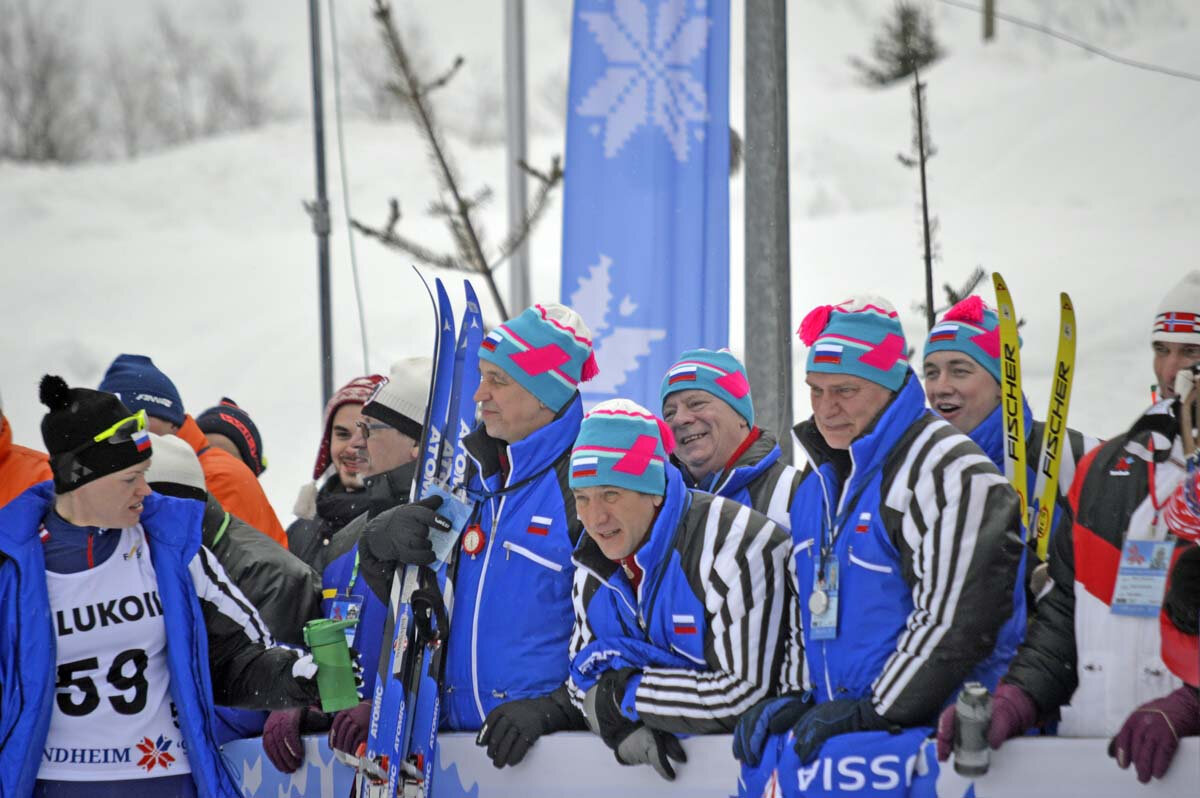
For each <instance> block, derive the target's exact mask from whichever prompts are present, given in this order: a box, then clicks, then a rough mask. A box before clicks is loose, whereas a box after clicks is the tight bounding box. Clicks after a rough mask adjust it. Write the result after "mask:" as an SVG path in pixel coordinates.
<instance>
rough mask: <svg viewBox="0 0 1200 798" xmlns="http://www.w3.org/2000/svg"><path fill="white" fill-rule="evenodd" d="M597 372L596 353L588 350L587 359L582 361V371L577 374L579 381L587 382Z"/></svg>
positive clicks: (598, 371) (598, 370) (598, 368)
mask: <svg viewBox="0 0 1200 798" xmlns="http://www.w3.org/2000/svg"><path fill="white" fill-rule="evenodd" d="M599 373H600V367H599V366H598V365H596V353H595V352H588V356H587V360H585V361H583V371H582V372H581V373H580V375H579V376H580V382H587V381H588V380H590V379H591V378H592V377H595V376H596V375H597V374H599Z"/></svg>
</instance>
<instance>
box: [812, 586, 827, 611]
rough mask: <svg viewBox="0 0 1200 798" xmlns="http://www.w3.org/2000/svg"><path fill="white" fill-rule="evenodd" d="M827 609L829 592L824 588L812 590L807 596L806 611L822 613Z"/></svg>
mask: <svg viewBox="0 0 1200 798" xmlns="http://www.w3.org/2000/svg"><path fill="white" fill-rule="evenodd" d="M827 609H829V594H827V593H826V592H825V591H824V590H819V589H818V590H814V591H813V592H812V593H810V594H809V596H808V611H809V612H811V613H812V614H813V615H824V614H825V610H827Z"/></svg>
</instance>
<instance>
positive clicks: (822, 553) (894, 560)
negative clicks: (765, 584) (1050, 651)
mask: <svg viewBox="0 0 1200 798" xmlns="http://www.w3.org/2000/svg"><path fill="white" fill-rule="evenodd" d="M800 335H801V338H802V340H803V342H804V343H805V345H807V346H808V347H809V351H808V373H807V375H806V378H805V381H806V382H807V383H808V386H809V390H810V394H811V400H812V408H813V416H812V418H811V419H809V420H808V421H805V422H802V423H801V424H799V425H797V427H796V436H797V439H798V440H799V441H800V443H801V445H802V446H804V448H805V451H806V452H807V454H808V460H809V466H808V468H809V473H808V474H807V475H806V477H805V479H804V481H803V482H802V483H801V485H800V490H799V491H797V493H796V497H795V499H794V500H793V503H792V527H791V528H792V541H793V544H794V545H793V551H794V552H795V555H794V560H795V562H794V567H795V574H796V578H797V583H798V586H797V589H796V593H797V595H798V596H799V604H798V606H796V607H793V608H792V612H793V613H798V614H799V617H800V620H799V622H794V623H793V625H798V626H799V628H801V629H803V644H804V645H803V651H802V652H800V651H796V652H794V654H793V655H792V656H790V657H789V658H788V668H787V669H786V672H785V679H786V683H787V685H788V688H789V689H790V690H793V691H795V694H794V695H793V696H790V697H786V696H785V697H782V698H777V699H770V700H768V701H765V702H763V703H761V704H759V705H758V706H757V707H755V708H754V709H753V710H751V712H750V713H748V714H747V716H746V717H745V718H744V719H743V720H742V722H741V725H740V726H739V731H738V733H737V734H736V735H735V740H737V741H738V743H737V745H736V746H735V753H736V754H737V755H738V756H739V758H740V759H742V761H743V762H746V763H748V764H751V765H756V764H757V763H758V760H759V757H760V756H761V754H762V751H763V750H764V749H763V746H764V743H765V740H766V737H767V736H768V733H781V732H784V731H786V730H787V729H788V728H789V727H791V728H792V730H793V731H794V733H795V739H796V746H795V747H796V752H797V754H798V756H799V758H800V760H801V762H803V763H805V764H807V763H809V762H812V761H813V760H814V759H815V758H816V757H817V755H818V754H819V752H820V750H821V746H822V745H823V744H824V742H825V741H826V740H827V739H829V738H830V737H833V736H834V735H840V734H846V733H850V732H860V731H876V730H885V729H886V730H890V731H898V730H899V729H901V728H903V727H918V726H925V725H932V723H933V721H934V720H935V719H936V718H937V714H938V712H940V710H941V708H942V707H943V706H944V705H945V703H946V702H947V701H949V700H950V699H951V698H952V696H953V695H954V693H955V692H956V691H957V690H958V688H959V686H960V685H961V684H962V682H963V680H964V679H965V678H966V677H967V676H968V674H970V673H971V672H972V670H973V669H974V668H975V667H976V666H977V665H978V663H980V662H981V661H982V660H983V659H984V658H985V657H986V656H988V654H989V653H990V652H991V651H992V650H993V648H994V647H995V645H996V640H997V635H998V632H999V630H1000V629H1001V627H1002V626H1003V624H1004V623H1005V621H1006V620H1007V619H1008V618H1009V617H1010V616H1011V615H1012V612H1013V591H1014V586H1015V584H1016V581H1017V570H1018V563H1019V561H1020V558H1021V550H1022V544H1021V538H1020V535H1019V533H1020V529H1021V527H1020V520H1019V514H1020V511H1019V509H1018V506H1019V505H1018V500H1017V495H1016V493H1015V492H1013V490H1012V488H1011V487H1010V486H1009V485H1008V483H1007V482H1006V481H1005V480H1004V477H1003V476H1001V475H1000V472H999V471H998V470H997V469H996V467H995V466H994V465H993V464H992V463H991V462H990V461H989V460H988V459H987V458H986V457H985V456H984V454H983V452H981V451H980V450H979V447H978V446H976V445H975V444H974V443H972V442H971V441H970V440H969V439H968V438H967V437H966V436H964V435H962V434H961V433H960V432H958V431H957V430H956V429H955V428H954V427H952V426H951V425H950V424H948V423H946V422H945V421H943V420H941V419H940V418H938V417H937V416H935V415H932V414H931V413H929V412H928V411H927V410H926V409H925V401H924V399H925V397H924V395H923V394H922V391H921V387H920V383H919V382H918V381H917V377H916V374H914V373H913V371H912V369H911V368H909V366H908V363H907V361H906V360H905V350H906V347H905V341H904V332H903V330H902V329H901V327H900V322H899V319H898V318H897V315H896V312H895V310H893V309H892V307H891V306H890V305H889V304H888V303H887V302H886V301H884V300H882V299H878V298H875V297H862V298H858V299H854V300H851V301H848V302H845V303H842V304H840V305H836V306H830V305H825V306H822V307H818V308H816V309H815V310H813V311H812V312H811V313H809V314H808V316H806V317H805V319H804V323H803V324H802V325H801V328H800ZM802 666H803V667H802ZM801 689H808V690H811V694H805V695H799V692H800V690H801Z"/></svg>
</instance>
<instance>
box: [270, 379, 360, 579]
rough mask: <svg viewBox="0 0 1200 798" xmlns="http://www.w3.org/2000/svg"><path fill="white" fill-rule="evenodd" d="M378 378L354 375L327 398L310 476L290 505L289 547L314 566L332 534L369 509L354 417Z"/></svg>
mask: <svg viewBox="0 0 1200 798" xmlns="http://www.w3.org/2000/svg"><path fill="white" fill-rule="evenodd" d="M381 382H383V377H382V376H381V375H379V374H371V375H369V376H366V377H357V378H355V379H353V380H350V382H348V383H346V384H345V385H343V386H342V387H341V388H339V389H338V390H337V393H335V394H334V395H333V396H331V397H330V399H329V401H328V402H326V403H325V415H324V418H323V419H322V421H321V444H320V446H319V447H318V448H317V461H316V464H315V465H313V472H312V475H313V481H312V482H310V483H307V484H305V485H304V487H302V488H301V489H300V496H299V497H298V498H297V499H296V506H295V508H293V509H294V511H295V513H296V520H295V521H293V522H292V523H291V525H289V526H288V529H287V540H288V549H289V550H291V552H292V554H295V555H296V556H297V557H299V558H300V559H302V560H304V561H305V562H306V563H308V564H309V565H311V566H313V567H314V568H316V569H317V570H318V571H320V570H321V569H322V568H323V567H324V564H325V563H324V562H323V561H322V559H321V558H322V557H323V555H322V553H321V552H322V549H324V548H325V547H326V546H328V545H329V541H330V540H331V539H332V538H333V535H334V533H335V532H337V531H338V530H339V529H341V528H342V527H344V526H345V525H346V524H348V523H350V522H351V521H353V520H354V519H355V518H357V517H358V516H360V515H362V514H363V513H364V512H365V511H366V509H367V495H366V493H364V492H363V481H362V480H363V478H362V471H363V468H364V467H365V465H366V461H365V458H364V457H363V449H364V447H365V445H366V442H365V440H364V439H363V437H362V432H361V431H360V430H359V428H358V422H360V421H362V405H363V402H365V401H367V399H368V398H370V396H371V393H372V392H373V391H374V390H375V388H376V386H378V385H379V383H381ZM322 480H324V481H322ZM318 483H320V484H319V486H318Z"/></svg>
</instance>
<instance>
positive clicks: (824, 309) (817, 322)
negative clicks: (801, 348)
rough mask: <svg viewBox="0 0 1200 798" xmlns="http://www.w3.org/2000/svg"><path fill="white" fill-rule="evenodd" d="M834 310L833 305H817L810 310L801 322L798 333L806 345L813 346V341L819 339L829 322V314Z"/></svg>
mask: <svg viewBox="0 0 1200 798" xmlns="http://www.w3.org/2000/svg"><path fill="white" fill-rule="evenodd" d="M832 312H833V306H832V305H817V306H816V307H815V308H813V309H812V310H810V311H809V312H808V315H807V316H805V317H804V321H802V322H800V329H799V330H797V331H796V333H797V334H798V335H799V336H800V340H801V341H802V342H803V343H804V345H805V346H812V345H813V342H815V341H816V340H817V337H818V336H819V335H820V334H821V330H824V329H825V325H826V324H828V323H829V314H830V313H832Z"/></svg>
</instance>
